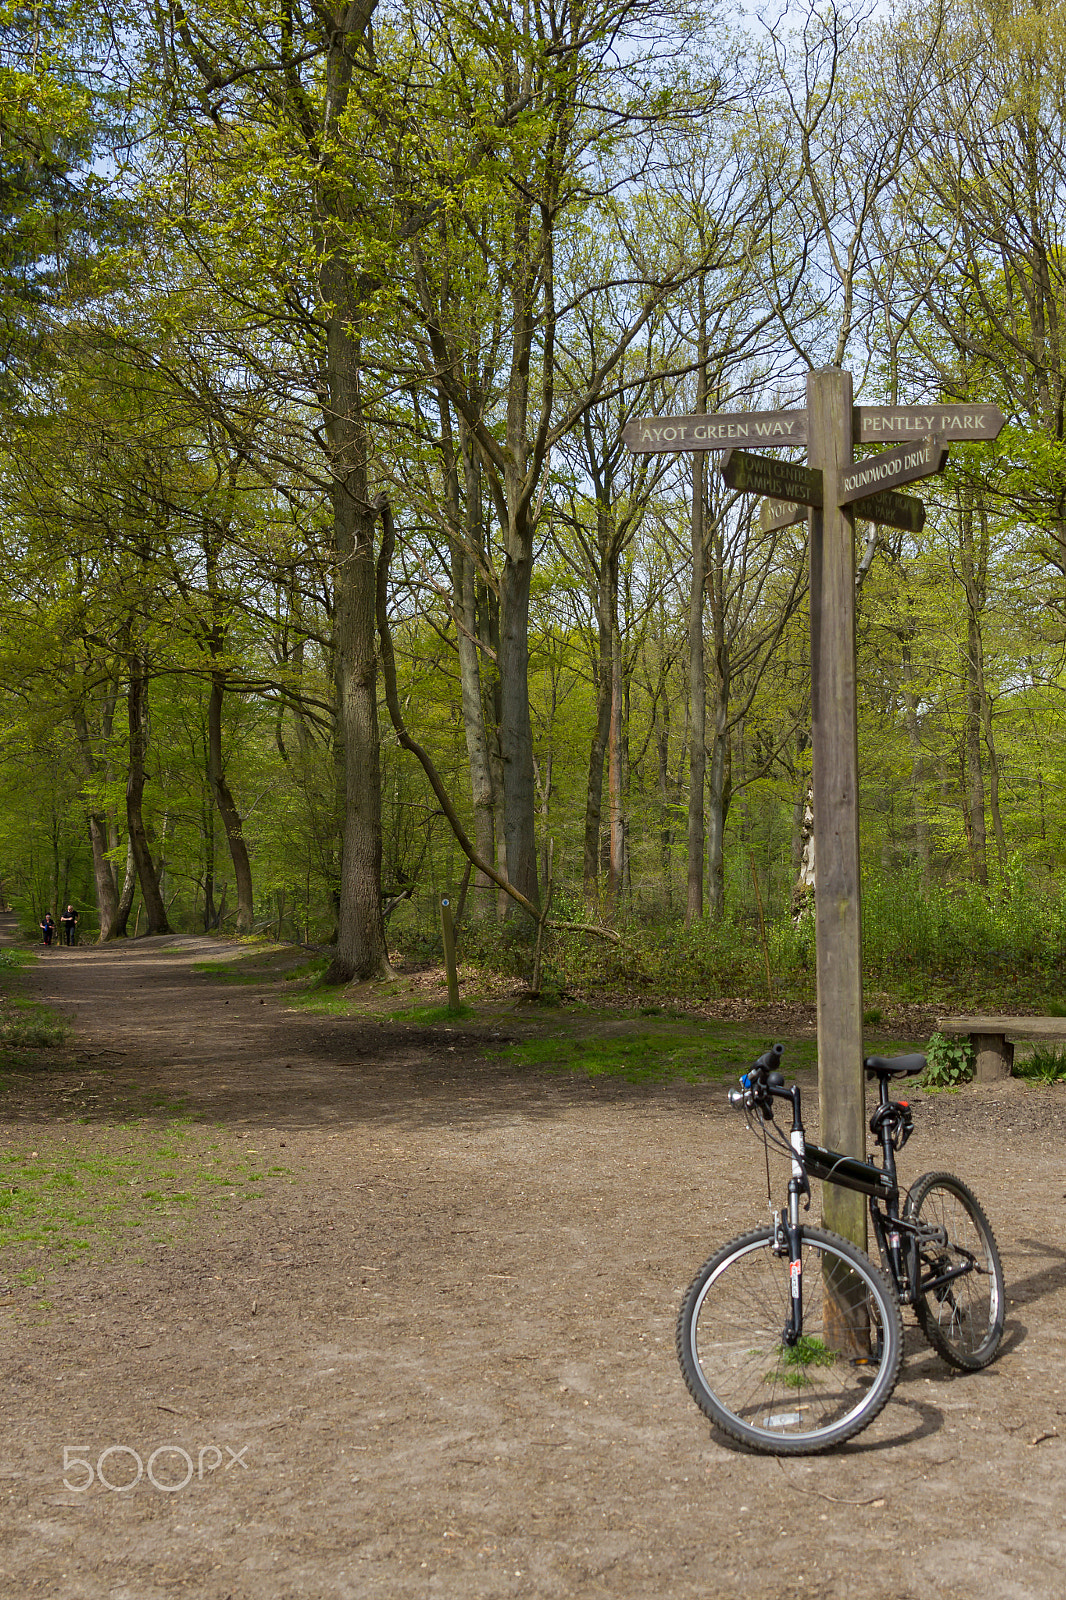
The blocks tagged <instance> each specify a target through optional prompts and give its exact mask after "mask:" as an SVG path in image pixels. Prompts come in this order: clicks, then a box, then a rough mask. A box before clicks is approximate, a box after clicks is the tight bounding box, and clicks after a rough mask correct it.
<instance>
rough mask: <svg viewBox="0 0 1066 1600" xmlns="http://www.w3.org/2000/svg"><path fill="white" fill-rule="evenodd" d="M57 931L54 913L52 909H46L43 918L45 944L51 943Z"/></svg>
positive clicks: (42, 926) (42, 929)
mask: <svg viewBox="0 0 1066 1600" xmlns="http://www.w3.org/2000/svg"><path fill="white" fill-rule="evenodd" d="M55 931H56V925H55V923H54V922H53V921H52V913H51V912H50V911H46V912H45V914H44V916H43V917H42V918H41V934H42V936H43V938H44V942H45V944H51V942H52V938H53V936H54V934H55Z"/></svg>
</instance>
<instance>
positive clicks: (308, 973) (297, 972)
mask: <svg viewBox="0 0 1066 1600" xmlns="http://www.w3.org/2000/svg"><path fill="white" fill-rule="evenodd" d="M327 965H328V963H327V961H326V959H325V957H324V956H309V957H304V958H298V959H297V960H296V961H294V960H293V948H292V947H291V946H290V945H267V946H265V947H264V946H263V945H262V944H259V945H256V946H253V947H252V948H250V949H237V950H236V951H235V952H234V954H233V955H232V956H229V957H222V958H220V959H218V960H213V961H194V962H193V969H192V970H193V971H194V972H197V973H199V974H200V976H201V977H202V978H211V979H212V980H213V981H214V982H215V983H306V982H308V981H309V980H311V979H314V978H317V977H319V976H321V974H322V973H323V972H325V970H326V967H327Z"/></svg>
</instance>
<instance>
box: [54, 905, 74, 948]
mask: <svg viewBox="0 0 1066 1600" xmlns="http://www.w3.org/2000/svg"><path fill="white" fill-rule="evenodd" d="M59 925H60V927H61V928H62V929H63V943H64V944H73V943H74V933H75V930H76V929H77V926H78V913H77V912H76V911H75V909H74V907H73V906H68V907H67V909H66V910H65V911H64V913H63V915H62V916H61V917H60V919H59Z"/></svg>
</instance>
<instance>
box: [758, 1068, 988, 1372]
mask: <svg viewBox="0 0 1066 1600" xmlns="http://www.w3.org/2000/svg"><path fill="white" fill-rule="evenodd" d="M877 1076H878V1079H879V1084H880V1094H879V1106H889V1105H891V1104H892V1101H891V1100H890V1098H889V1093H888V1079H889V1077H890V1074H888V1073H881V1072H879V1073H878V1074H877ZM767 1087H768V1090H769V1093H770V1094H771V1095H773V1096H774V1098H775V1099H779V1100H787V1101H789V1102H790V1104H791V1106H792V1127H791V1129H790V1130H789V1143H790V1144H791V1146H792V1176H791V1178H790V1179H789V1185H788V1208H787V1211H782V1213H781V1216H780V1219H779V1227H780V1228H781V1230H782V1232H783V1233H784V1235H785V1237H786V1238H787V1240H788V1255H789V1261H790V1264H791V1267H792V1271H791V1288H792V1306H791V1315H790V1319H789V1327H788V1328H787V1329H786V1331H785V1338H786V1342H789V1343H791V1342H793V1341H794V1340H796V1339H798V1338H799V1337H800V1335H801V1333H802V1331H803V1281H802V1264H801V1262H800V1248H799V1245H800V1197H801V1196H802V1195H803V1194H806V1195H808V1196H809V1195H810V1183H809V1181H808V1174H813V1175H814V1177H816V1178H818V1179H819V1180H820V1181H821V1182H823V1183H834V1184H836V1185H837V1186H838V1187H839V1188H841V1189H853V1190H856V1191H857V1192H858V1193H859V1194H865V1195H867V1196H868V1198H869V1210H870V1225H871V1227H872V1229H873V1234H874V1238H875V1239H876V1240H877V1247H878V1253H879V1254H880V1257H881V1260H882V1261H883V1262H884V1263H885V1264H886V1266H887V1267H888V1269H889V1272H890V1273H891V1276H892V1280H893V1284H894V1286H895V1289H896V1294H897V1296H898V1298H899V1300H900V1303H901V1304H903V1305H912V1304H913V1303H914V1301H915V1299H916V1298H917V1296H918V1295H919V1294H927V1293H929V1292H930V1291H931V1290H933V1291H935V1290H937V1289H940V1288H942V1287H943V1286H944V1285H946V1284H948V1283H950V1282H951V1280H952V1279H953V1278H958V1277H961V1276H962V1275H963V1274H964V1273H967V1272H970V1271H972V1270H973V1266H974V1263H973V1261H972V1260H971V1261H970V1262H969V1263H964V1264H962V1265H959V1266H955V1267H948V1268H947V1269H946V1270H938V1271H936V1272H934V1273H932V1274H931V1275H930V1277H929V1278H928V1279H922V1278H921V1276H920V1274H921V1261H920V1257H919V1252H918V1246H919V1244H933V1245H938V1246H940V1247H945V1246H946V1245H947V1234H946V1232H945V1230H944V1229H943V1228H941V1227H938V1226H935V1225H929V1224H922V1223H915V1222H911V1221H910V1220H909V1219H908V1218H906V1217H902V1216H901V1215H900V1208H899V1181H898V1178H897V1175H896V1152H895V1148H894V1146H893V1143H892V1127H891V1123H890V1121H889V1120H888V1119H882V1120H881V1122H880V1125H879V1128H878V1131H877V1137H878V1139H879V1141H880V1145H881V1165H879V1166H878V1165H876V1164H875V1163H873V1162H871V1161H861V1160H859V1159H858V1158H857V1157H856V1156H846V1155H842V1154H841V1152H840V1151H838V1150H830V1149H828V1148H827V1147H826V1146H825V1145H820V1144H809V1143H808V1142H807V1137H806V1133H805V1131H804V1127H803V1119H802V1115H801V1094H800V1088H799V1085H798V1084H793V1085H792V1087H791V1088H790V1089H784V1088H776V1087H772V1086H769V1085H768V1086H767ZM882 1207H883V1208H884V1209H883V1210H882ZM905 1239H906V1240H907V1241H908V1246H907V1247H905V1245H904V1240H905Z"/></svg>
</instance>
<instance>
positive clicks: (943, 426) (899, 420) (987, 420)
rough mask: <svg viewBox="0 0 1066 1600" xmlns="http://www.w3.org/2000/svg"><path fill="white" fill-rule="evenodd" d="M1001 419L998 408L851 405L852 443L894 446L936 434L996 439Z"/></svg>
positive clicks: (946, 436) (948, 440)
mask: <svg viewBox="0 0 1066 1600" xmlns="http://www.w3.org/2000/svg"><path fill="white" fill-rule="evenodd" d="M1004 420H1005V419H1004V416H1003V413H1002V411H1001V410H1000V409H999V407H998V406H974V405H968V406H855V407H853V409H852V428H851V433H852V440H853V442H854V443H855V444H895V443H896V441H897V440H899V441H901V442H902V441H903V440H905V439H924V438H926V437H927V436H928V435H929V434H931V433H932V434H936V435H937V436H938V437H940V438H942V439H943V440H944V442H945V443H950V442H951V440H952V439H996V438H998V437H999V432H1000V429H1001V428H1002V427H1003V423H1004Z"/></svg>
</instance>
